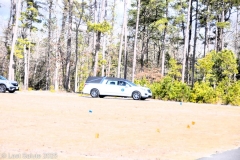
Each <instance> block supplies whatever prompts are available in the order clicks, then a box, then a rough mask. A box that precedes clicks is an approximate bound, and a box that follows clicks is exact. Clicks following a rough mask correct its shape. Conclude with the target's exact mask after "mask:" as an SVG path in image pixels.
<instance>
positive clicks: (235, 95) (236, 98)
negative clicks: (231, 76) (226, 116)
mask: <svg viewBox="0 0 240 160" xmlns="http://www.w3.org/2000/svg"><path fill="white" fill-rule="evenodd" d="M224 100H225V103H226V104H231V105H234V106H240V81H237V82H235V83H233V84H232V85H231V86H229V87H228V90H227V92H226V95H225V98H224Z"/></svg>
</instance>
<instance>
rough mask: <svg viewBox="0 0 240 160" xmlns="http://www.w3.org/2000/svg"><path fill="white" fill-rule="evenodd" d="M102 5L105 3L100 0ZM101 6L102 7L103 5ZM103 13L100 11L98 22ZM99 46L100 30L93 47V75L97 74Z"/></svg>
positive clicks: (100, 20)
mask: <svg viewBox="0 0 240 160" xmlns="http://www.w3.org/2000/svg"><path fill="white" fill-rule="evenodd" d="M102 5H103V6H104V5H105V0H102ZM103 6H102V7H103ZM103 16H104V13H102V12H101V15H100V19H99V22H100V23H101V22H102V20H103ZM100 46H101V32H100V31H98V32H97V40H96V47H95V58H94V69H93V76H97V71H98V54H99V50H100Z"/></svg>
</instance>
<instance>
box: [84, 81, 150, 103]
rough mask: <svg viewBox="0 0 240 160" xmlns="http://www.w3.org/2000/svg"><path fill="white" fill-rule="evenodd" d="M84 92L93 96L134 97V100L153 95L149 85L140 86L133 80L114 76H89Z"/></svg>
mask: <svg viewBox="0 0 240 160" xmlns="http://www.w3.org/2000/svg"><path fill="white" fill-rule="evenodd" d="M83 93H85V94H90V95H91V96H92V97H93V98H97V97H100V98H104V97H105V96H117V97H132V98H133V99H134V100H145V99H147V98H150V97H152V92H151V90H150V89H149V88H147V87H142V86H138V85H136V84H134V83H132V82H131V81H128V80H126V79H122V78H113V77H88V79H87V80H86V83H85V86H84V88H83Z"/></svg>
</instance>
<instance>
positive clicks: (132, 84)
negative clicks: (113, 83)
mask: <svg viewBox="0 0 240 160" xmlns="http://www.w3.org/2000/svg"><path fill="white" fill-rule="evenodd" d="M127 82H128V83H129V84H130V85H131V86H137V85H136V84H134V83H132V82H130V81H127Z"/></svg>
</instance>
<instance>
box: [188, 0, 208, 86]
mask: <svg viewBox="0 0 240 160" xmlns="http://www.w3.org/2000/svg"><path fill="white" fill-rule="evenodd" d="M195 19H196V21H195V30H194V44H193V45H194V46H193V56H192V76H191V77H192V88H193V86H194V73H195V56H196V47H197V25H198V0H196V17H195ZM205 32H206V30H205ZM204 47H206V44H205V46H204Z"/></svg>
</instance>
